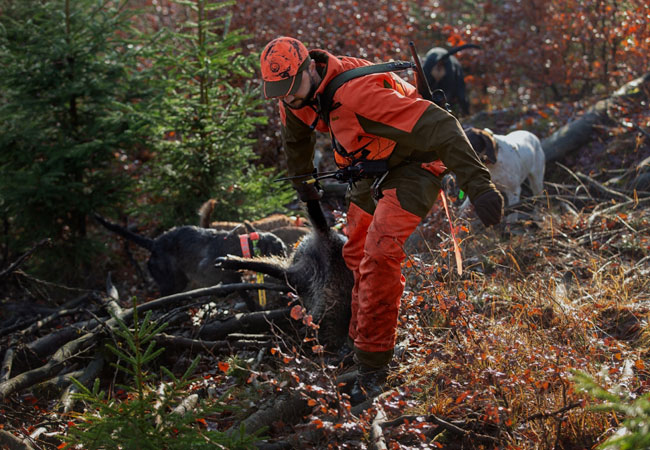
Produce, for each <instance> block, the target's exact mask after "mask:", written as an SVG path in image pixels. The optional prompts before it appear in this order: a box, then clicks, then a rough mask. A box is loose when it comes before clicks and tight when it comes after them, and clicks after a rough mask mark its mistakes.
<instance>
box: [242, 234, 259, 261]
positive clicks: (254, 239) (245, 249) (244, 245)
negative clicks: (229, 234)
mask: <svg viewBox="0 0 650 450" xmlns="http://www.w3.org/2000/svg"><path fill="white" fill-rule="evenodd" d="M249 238H250V240H251V242H253V249H255V246H256V245H257V241H258V240H259V238H260V235H259V233H258V232H256V231H254V232H252V233H251V234H240V235H239V246H240V247H241V254H242V256H243V257H244V258H250V257H251V256H252V255H253V254H252V253H251V248H250V246H249V245H248V239H249Z"/></svg>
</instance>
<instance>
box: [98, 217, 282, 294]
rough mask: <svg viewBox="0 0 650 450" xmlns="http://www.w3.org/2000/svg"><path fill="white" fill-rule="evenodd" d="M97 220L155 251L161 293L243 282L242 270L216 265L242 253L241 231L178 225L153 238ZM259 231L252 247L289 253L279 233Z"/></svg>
mask: <svg viewBox="0 0 650 450" xmlns="http://www.w3.org/2000/svg"><path fill="white" fill-rule="evenodd" d="M95 219H96V220H97V221H98V222H99V223H101V224H102V225H103V226H104V227H106V228H107V229H109V230H110V231H113V232H115V233H117V234H119V235H120V236H122V237H124V238H126V239H128V240H130V241H132V242H134V243H136V244H137V245H139V246H141V247H143V248H145V249H147V250H149V251H150V252H151V256H150V257H149V261H147V268H148V269H149V273H150V274H151V277H152V278H153V279H154V281H155V282H156V284H157V285H158V288H159V289H160V294H161V295H170V294H175V293H177V292H182V291H185V290H189V289H197V288H200V287H208V286H214V285H216V284H219V283H224V284H227V283H238V282H241V275H240V274H239V273H237V272H234V271H225V270H217V269H215V267H214V261H215V259H216V258H218V257H219V256H226V255H239V256H241V255H242V250H241V245H240V240H239V235H238V234H235V233H230V232H228V231H220V230H211V229H206V228H199V227H195V226H189V225H187V226H181V227H174V228H172V229H171V230H169V231H166V232H165V233H163V234H161V235H160V236H158V237H157V238H155V239H150V238H147V237H144V236H141V235H139V234H137V233H134V232H132V231H130V230H128V229H126V228H124V227H121V226H119V225H117V224H114V223H111V222H109V221H108V220H106V219H104V218H103V217H101V216H99V215H97V214H96V215H95ZM258 234H259V239H258V240H257V241H256V242H255V243H253V242H252V241H251V240H250V237H249V240H248V245H249V248H251V249H253V248H257V251H258V253H257V254H259V255H278V256H285V255H286V253H287V249H286V247H285V245H284V243H283V242H282V241H281V240H280V239H279V238H278V237H277V236H275V235H274V234H272V233H263V232H261V233H258ZM250 306H251V305H249V307H250Z"/></svg>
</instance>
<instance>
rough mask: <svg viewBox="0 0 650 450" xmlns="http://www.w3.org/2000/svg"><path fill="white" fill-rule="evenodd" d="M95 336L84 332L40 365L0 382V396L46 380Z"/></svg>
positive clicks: (3, 396) (85, 346)
mask: <svg viewBox="0 0 650 450" xmlns="http://www.w3.org/2000/svg"><path fill="white" fill-rule="evenodd" d="M95 338H96V334H95V333H92V332H91V333H86V334H84V335H83V336H81V337H80V338H77V339H75V340H74V341H71V342H68V343H67V344H65V345H64V346H63V347H61V348H60V349H58V350H57V351H56V353H54V355H53V356H52V357H51V358H50V360H49V361H48V362H47V363H45V364H44V365H42V366H41V367H39V368H37V369H33V370H29V371H27V372H23V373H21V374H20V375H16V376H15V377H13V378H10V379H9V380H7V381H4V382H2V383H0V398H6V397H7V396H8V395H10V394H12V393H14V392H16V391H19V390H21V389H24V388H26V387H29V386H33V385H34V384H36V383H38V382H41V381H44V380H47V379H48V378H50V377H51V376H53V375H55V374H57V373H58V372H59V371H60V370H61V368H62V367H63V365H64V364H65V362H66V361H67V360H68V359H70V358H71V357H73V356H75V355H76V354H77V353H78V352H80V351H82V350H84V349H85V348H87V347H88V346H89V345H91V344H92V343H93V342H94V340H95Z"/></svg>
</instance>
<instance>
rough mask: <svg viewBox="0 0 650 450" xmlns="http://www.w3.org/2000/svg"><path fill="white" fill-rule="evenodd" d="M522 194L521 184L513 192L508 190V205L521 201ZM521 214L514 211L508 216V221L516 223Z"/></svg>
mask: <svg viewBox="0 0 650 450" xmlns="http://www.w3.org/2000/svg"><path fill="white" fill-rule="evenodd" d="M520 196H521V186H518V187H517V188H516V189H515V190H514V191H513V192H506V199H507V204H508V206H511V205H516V204H517V203H519V198H520ZM518 216H519V214H517V211H514V212H512V213H510V214H508V216H507V217H506V223H515V222H516V221H517V218H518Z"/></svg>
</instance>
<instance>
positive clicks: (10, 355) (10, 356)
mask: <svg viewBox="0 0 650 450" xmlns="http://www.w3.org/2000/svg"><path fill="white" fill-rule="evenodd" d="M13 345H14V340H13V339H12V340H11V342H10V343H9V348H7V351H6V352H5V356H4V358H3V359H2V366H0V383H4V382H5V381H7V380H8V379H9V378H10V377H11V368H12V366H13V363H14V353H15V351H14V347H13Z"/></svg>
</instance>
